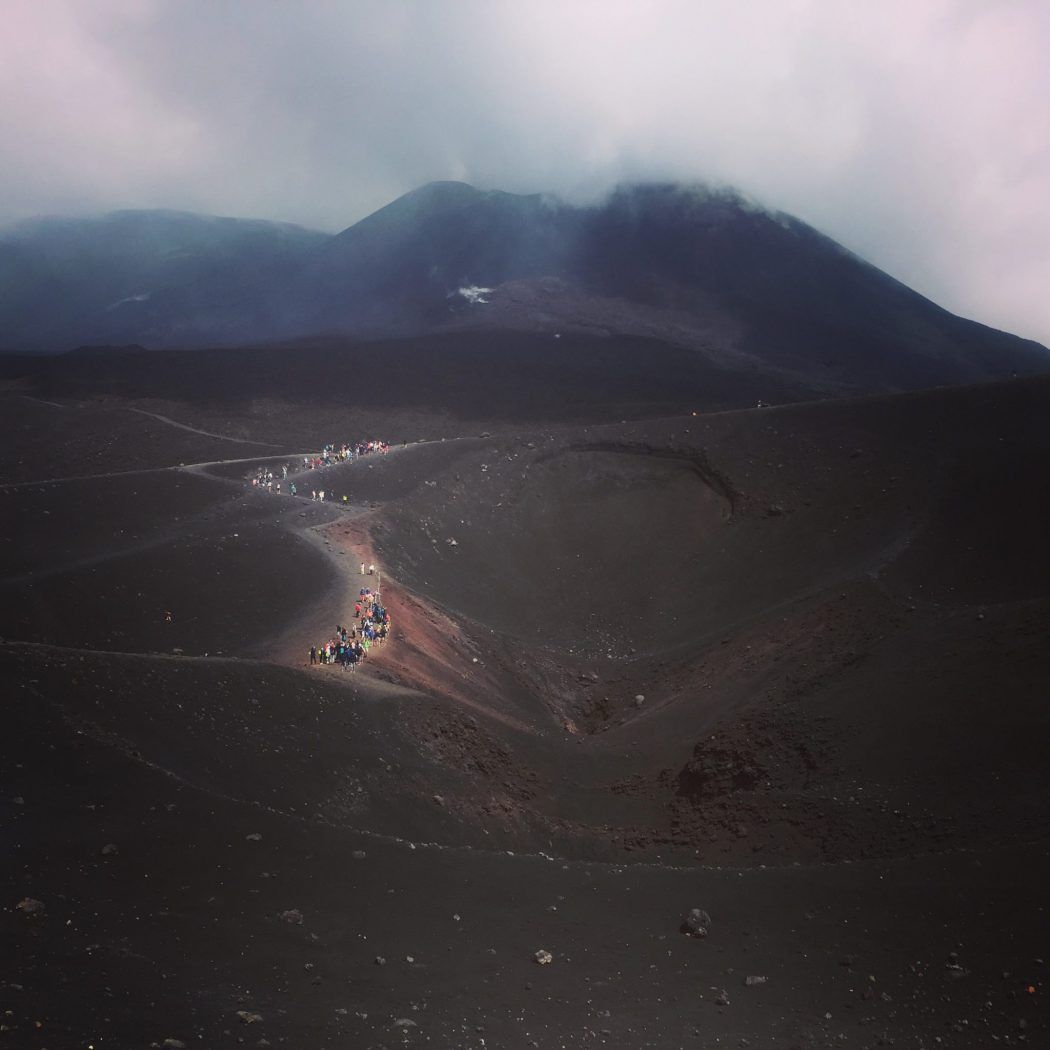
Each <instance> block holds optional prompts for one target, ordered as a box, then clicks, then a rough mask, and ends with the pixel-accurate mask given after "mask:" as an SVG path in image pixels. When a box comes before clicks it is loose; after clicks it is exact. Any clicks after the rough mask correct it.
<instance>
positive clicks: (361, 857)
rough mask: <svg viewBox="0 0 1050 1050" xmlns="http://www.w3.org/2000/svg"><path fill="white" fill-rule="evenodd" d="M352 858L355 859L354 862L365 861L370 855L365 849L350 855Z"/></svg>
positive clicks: (357, 850) (356, 850)
mask: <svg viewBox="0 0 1050 1050" xmlns="http://www.w3.org/2000/svg"><path fill="white" fill-rule="evenodd" d="M350 856H351V857H353V858H354V860H364V859H365V857H367V856H368V854H367V853H365V851H364V850H363V849H355V850H354V852H353V853H351V854H350Z"/></svg>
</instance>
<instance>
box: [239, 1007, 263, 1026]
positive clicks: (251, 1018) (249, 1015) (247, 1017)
mask: <svg viewBox="0 0 1050 1050" xmlns="http://www.w3.org/2000/svg"><path fill="white" fill-rule="evenodd" d="M237 1016H238V1017H239V1018H240V1021H241V1024H255V1023H256V1022H257V1021H261V1020H262V1019H263V1015H262V1014H257V1013H253V1012H252V1011H251V1010H238V1011H237Z"/></svg>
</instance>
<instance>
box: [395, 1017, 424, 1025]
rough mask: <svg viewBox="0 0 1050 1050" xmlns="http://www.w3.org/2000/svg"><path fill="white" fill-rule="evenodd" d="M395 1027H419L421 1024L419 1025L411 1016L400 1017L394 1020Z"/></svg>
mask: <svg viewBox="0 0 1050 1050" xmlns="http://www.w3.org/2000/svg"><path fill="white" fill-rule="evenodd" d="M394 1027H395V1028H418V1027H419V1025H417V1024H416V1022H415V1021H413V1020H412V1018H411V1017H399V1018H398V1019H397V1020H396V1021H395V1022H394Z"/></svg>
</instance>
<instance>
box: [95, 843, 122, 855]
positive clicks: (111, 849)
mask: <svg viewBox="0 0 1050 1050" xmlns="http://www.w3.org/2000/svg"><path fill="white" fill-rule="evenodd" d="M99 852H100V853H101V854H102V856H103V857H115V856H116V855H117V854H118V853H119V852H120V850H119V849H118V848H117V844H116V843H115V842H107V843H106V844H105V845H104V846H103V847H102V849H101V850H100V851H99Z"/></svg>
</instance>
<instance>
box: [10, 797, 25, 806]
mask: <svg viewBox="0 0 1050 1050" xmlns="http://www.w3.org/2000/svg"><path fill="white" fill-rule="evenodd" d="M11 801H12V802H13V803H14V804H15V805H16V806H24V805H25V804H26V800H25V799H24V798H22V796H21V795H15V797H14V798H13V799H11Z"/></svg>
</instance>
